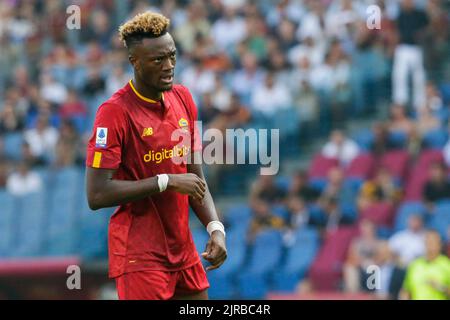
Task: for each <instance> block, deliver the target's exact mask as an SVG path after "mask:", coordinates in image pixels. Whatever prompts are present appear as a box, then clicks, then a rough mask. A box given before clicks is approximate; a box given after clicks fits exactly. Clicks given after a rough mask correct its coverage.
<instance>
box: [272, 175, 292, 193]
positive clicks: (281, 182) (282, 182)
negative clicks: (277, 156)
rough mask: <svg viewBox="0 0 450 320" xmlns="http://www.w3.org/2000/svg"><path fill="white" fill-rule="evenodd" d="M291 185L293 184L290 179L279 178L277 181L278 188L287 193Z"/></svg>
mask: <svg viewBox="0 0 450 320" xmlns="http://www.w3.org/2000/svg"><path fill="white" fill-rule="evenodd" d="M290 183H291V179H290V177H286V176H277V177H276V179H275V184H276V186H277V187H278V188H280V189H281V190H283V191H285V192H287V191H288V189H289V184H290Z"/></svg>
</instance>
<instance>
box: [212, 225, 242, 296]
mask: <svg viewBox="0 0 450 320" xmlns="http://www.w3.org/2000/svg"><path fill="white" fill-rule="evenodd" d="M227 246H228V247H227V250H228V253H229V254H228V257H227V260H225V262H224V264H223V265H222V266H221V267H220V269H219V270H218V271H211V272H209V273H208V280H209V282H210V284H211V287H210V288H209V290H208V294H209V296H210V297H211V298H212V299H231V298H235V297H237V288H236V283H235V276H236V274H237V273H238V271H239V270H240V268H241V266H242V265H243V263H244V261H245V256H246V244H245V238H236V237H234V235H233V233H227Z"/></svg>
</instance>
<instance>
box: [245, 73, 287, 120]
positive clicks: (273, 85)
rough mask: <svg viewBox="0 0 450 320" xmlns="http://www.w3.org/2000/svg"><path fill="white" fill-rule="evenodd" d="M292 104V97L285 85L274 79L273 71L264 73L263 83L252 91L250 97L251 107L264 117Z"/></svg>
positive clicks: (270, 115)
mask: <svg viewBox="0 0 450 320" xmlns="http://www.w3.org/2000/svg"><path fill="white" fill-rule="evenodd" d="M291 105H292V98H291V94H290V92H289V91H288V90H287V88H286V86H284V85H283V84H281V83H279V82H277V81H276V79H275V75H274V74H273V73H269V74H267V75H266V79H265V81H264V84H262V85H260V86H258V87H256V88H255V90H254V91H253V94H252V97H251V106H252V109H253V110H255V111H258V112H261V114H263V115H264V116H266V117H268V118H269V117H272V116H274V115H275V114H276V113H277V111H279V110H282V109H287V108H289V107H291Z"/></svg>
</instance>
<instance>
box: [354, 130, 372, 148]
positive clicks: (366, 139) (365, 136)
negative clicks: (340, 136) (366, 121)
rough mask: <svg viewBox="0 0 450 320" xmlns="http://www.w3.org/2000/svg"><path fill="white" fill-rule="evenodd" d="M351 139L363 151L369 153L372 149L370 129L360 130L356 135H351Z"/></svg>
mask: <svg viewBox="0 0 450 320" xmlns="http://www.w3.org/2000/svg"><path fill="white" fill-rule="evenodd" d="M352 138H353V140H354V141H355V142H356V143H357V144H358V146H359V147H360V148H361V149H362V150H364V151H369V150H370V148H371V147H372V144H373V133H372V131H371V130H370V129H363V130H360V131H358V133H357V134H355V135H353V136H352Z"/></svg>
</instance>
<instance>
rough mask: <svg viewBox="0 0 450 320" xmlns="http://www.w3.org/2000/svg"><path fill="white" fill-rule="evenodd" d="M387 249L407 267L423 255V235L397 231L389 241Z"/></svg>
mask: <svg viewBox="0 0 450 320" xmlns="http://www.w3.org/2000/svg"><path fill="white" fill-rule="evenodd" d="M389 248H391V250H392V252H393V253H395V254H396V255H398V256H399V257H400V260H401V262H402V263H404V264H405V265H407V264H409V263H410V262H411V261H413V260H414V259H416V258H417V257H420V256H422V255H424V254H425V234H424V233H423V232H421V231H420V232H413V231H411V230H403V231H399V232H397V233H396V234H394V235H393V236H392V237H391V238H390V239H389Z"/></svg>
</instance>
